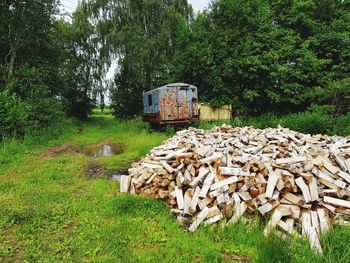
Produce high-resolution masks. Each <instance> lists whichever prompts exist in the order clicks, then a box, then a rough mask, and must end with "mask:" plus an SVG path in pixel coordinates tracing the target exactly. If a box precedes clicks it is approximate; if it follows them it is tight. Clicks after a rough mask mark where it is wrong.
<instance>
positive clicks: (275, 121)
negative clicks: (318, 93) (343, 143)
mask: <svg viewBox="0 0 350 263" xmlns="http://www.w3.org/2000/svg"><path fill="white" fill-rule="evenodd" d="M223 123H225V122H224V121H219V122H214V123H213V122H200V123H199V124H198V125H197V127H200V128H203V129H210V128H211V127H213V125H222V124H223ZM226 124H231V125H232V126H238V127H242V126H252V127H254V128H260V129H264V128H268V127H272V128H275V127H278V126H279V125H280V126H282V127H285V128H290V129H292V130H295V131H298V132H303V133H309V134H318V133H322V134H329V135H335V134H336V135H342V136H347V135H350V113H348V114H346V115H343V116H332V115H330V114H328V113H323V112H308V111H306V112H301V113H293V114H289V115H284V116H278V115H275V114H273V113H269V114H265V115H262V116H259V117H239V116H238V117H236V118H235V119H234V120H232V121H229V122H226Z"/></svg>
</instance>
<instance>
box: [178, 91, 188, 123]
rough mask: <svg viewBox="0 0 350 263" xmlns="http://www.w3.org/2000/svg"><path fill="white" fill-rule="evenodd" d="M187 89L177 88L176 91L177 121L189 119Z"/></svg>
mask: <svg viewBox="0 0 350 263" xmlns="http://www.w3.org/2000/svg"><path fill="white" fill-rule="evenodd" d="M188 93H189V87H179V88H178V89H177V112H178V118H179V119H188V118H190V110H189V106H190V101H189V97H190V96H189V95H190V94H188Z"/></svg>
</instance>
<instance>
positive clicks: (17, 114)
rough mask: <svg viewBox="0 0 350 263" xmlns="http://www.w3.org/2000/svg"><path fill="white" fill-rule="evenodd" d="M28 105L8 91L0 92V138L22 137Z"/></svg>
mask: <svg viewBox="0 0 350 263" xmlns="http://www.w3.org/2000/svg"><path fill="white" fill-rule="evenodd" d="M27 110H28V105H27V104H25V103H24V102H22V101H21V100H20V99H19V98H18V97H16V96H15V95H14V94H11V93H10V92H9V91H8V90H3V91H0V137H1V138H3V137H4V136H7V135H22V134H23V131H24V128H25V127H26V125H27V119H28V113H27Z"/></svg>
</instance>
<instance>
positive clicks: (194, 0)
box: [61, 0, 210, 12]
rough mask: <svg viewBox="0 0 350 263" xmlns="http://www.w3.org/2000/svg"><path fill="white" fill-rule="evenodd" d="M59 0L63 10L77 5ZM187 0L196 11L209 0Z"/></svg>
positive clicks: (69, 0)
mask: <svg viewBox="0 0 350 263" xmlns="http://www.w3.org/2000/svg"><path fill="white" fill-rule="evenodd" d="M61 2H62V5H63V6H64V11H67V12H72V11H73V10H74V9H75V7H76V6H77V3H78V0H61ZM188 2H189V3H190V4H191V5H192V7H193V10H194V11H195V12H198V11H202V10H203V9H204V8H205V7H207V6H208V3H209V2H210V0H188Z"/></svg>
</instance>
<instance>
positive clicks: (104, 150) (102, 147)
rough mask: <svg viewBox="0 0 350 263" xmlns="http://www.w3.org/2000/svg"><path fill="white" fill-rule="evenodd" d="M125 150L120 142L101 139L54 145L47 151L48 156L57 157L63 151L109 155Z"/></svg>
mask: <svg viewBox="0 0 350 263" xmlns="http://www.w3.org/2000/svg"><path fill="white" fill-rule="evenodd" d="M124 151H125V146H124V145H123V144H122V143H113V142H109V141H103V142H99V143H94V144H86V145H82V146H79V145H76V144H74V143H72V142H68V143H65V144H62V145H58V146H54V147H52V148H50V149H49V150H48V152H47V155H48V156H49V157H57V156H59V155H61V154H64V153H82V154H85V155H87V156H89V157H93V158H100V157H111V156H115V155H119V154H122V153H123V152H124Z"/></svg>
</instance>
